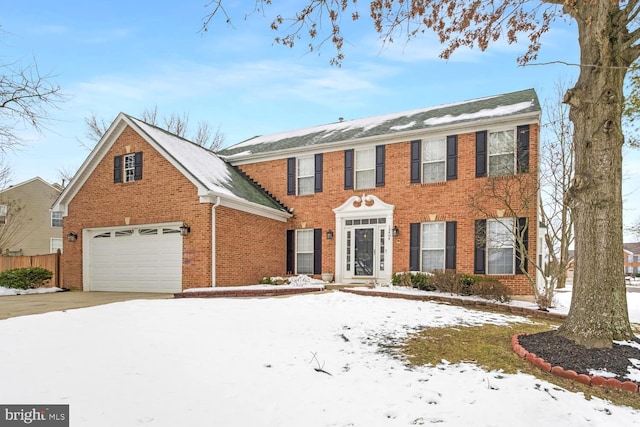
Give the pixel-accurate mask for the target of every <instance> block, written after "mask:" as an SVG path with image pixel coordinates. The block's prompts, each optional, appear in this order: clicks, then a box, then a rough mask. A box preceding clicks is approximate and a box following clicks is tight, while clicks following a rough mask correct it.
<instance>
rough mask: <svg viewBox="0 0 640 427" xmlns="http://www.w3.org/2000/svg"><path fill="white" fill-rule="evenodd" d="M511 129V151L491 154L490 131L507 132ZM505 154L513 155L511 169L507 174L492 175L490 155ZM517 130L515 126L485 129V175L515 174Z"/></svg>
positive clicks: (516, 164)
mask: <svg viewBox="0 0 640 427" xmlns="http://www.w3.org/2000/svg"><path fill="white" fill-rule="evenodd" d="M508 131H511V132H512V134H513V141H512V145H511V147H512V149H511V151H503V152H499V153H493V154H491V134H492V133H500V132H508ZM505 154H512V155H513V170H512V171H511V173H510V174H507V175H493V174H491V157H496V156H504V155H505ZM517 157H518V131H517V128H515V127H509V128H499V129H489V130H488V131H487V176H489V177H499V176H509V175H515V174H516V169H517V167H518V163H517V161H518V159H517Z"/></svg>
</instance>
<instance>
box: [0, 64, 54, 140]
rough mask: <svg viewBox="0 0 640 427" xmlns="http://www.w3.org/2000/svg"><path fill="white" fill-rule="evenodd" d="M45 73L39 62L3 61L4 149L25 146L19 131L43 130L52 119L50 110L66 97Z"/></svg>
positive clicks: (0, 135)
mask: <svg viewBox="0 0 640 427" xmlns="http://www.w3.org/2000/svg"><path fill="white" fill-rule="evenodd" d="M50 79H51V76H50V75H48V74H41V73H40V70H39V68H38V64H37V62H36V61H35V59H34V60H33V63H32V64H29V65H22V64H19V63H17V62H14V63H0V151H3V152H4V151H5V150H7V149H11V148H15V147H18V146H19V145H21V143H22V142H23V138H22V137H21V136H20V134H19V132H20V131H21V130H24V129H28V128H31V129H35V130H36V131H38V132H40V131H42V130H43V129H44V127H45V126H46V124H47V122H48V121H49V119H50V118H49V110H50V109H52V108H57V106H58V104H59V103H60V102H62V101H63V100H64V96H63V95H62V92H61V89H60V87H59V86H58V85H56V84H55V83H52V82H51V81H50Z"/></svg>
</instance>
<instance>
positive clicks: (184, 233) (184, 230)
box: [180, 223, 191, 237]
mask: <svg viewBox="0 0 640 427" xmlns="http://www.w3.org/2000/svg"><path fill="white" fill-rule="evenodd" d="M189 233H191V227H189V226H188V225H187V224H184V223H183V224H182V225H181V226H180V235H181V236H182V237H187V236H188V235H189Z"/></svg>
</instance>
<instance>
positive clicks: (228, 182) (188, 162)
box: [54, 113, 290, 220]
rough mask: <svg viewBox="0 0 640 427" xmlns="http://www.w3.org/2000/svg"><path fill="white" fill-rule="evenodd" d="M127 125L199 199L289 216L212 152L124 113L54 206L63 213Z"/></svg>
mask: <svg viewBox="0 0 640 427" xmlns="http://www.w3.org/2000/svg"><path fill="white" fill-rule="evenodd" d="M127 126H130V127H131V128H132V129H133V130H135V131H136V132H137V133H138V134H140V136H142V137H143V138H144V139H145V140H146V141H147V142H148V143H149V144H150V145H151V146H153V147H154V148H155V149H156V150H157V151H158V152H159V153H160V154H162V155H163V156H164V157H165V158H166V159H167V160H168V161H169V162H170V163H171V164H173V165H174V166H175V167H176V168H177V169H178V170H179V171H180V172H182V174H183V175H184V176H185V177H186V178H187V179H189V180H190V181H191V182H192V183H193V184H194V185H195V186H196V187H197V189H198V195H199V196H200V200H201V201H202V202H214V203H222V204H223V205H225V206H229V207H233V208H235V209H240V210H245V211H248V212H252V213H256V214H258V215H263V216H268V217H273V218H276V219H280V220H286V218H288V217H289V216H290V214H289V213H288V212H287V210H286V208H285V207H284V206H283V205H282V204H281V203H279V202H278V201H277V200H275V199H274V198H273V197H272V196H271V195H269V194H268V193H267V192H266V191H264V190H263V189H262V188H261V187H259V186H258V185H257V184H256V183H254V182H253V181H251V180H250V179H248V178H247V177H246V176H245V175H243V174H242V173H240V172H239V171H238V170H237V169H236V168H234V167H233V166H231V165H230V164H229V163H227V162H226V161H224V160H222V159H221V158H220V157H218V156H217V155H216V154H215V153H213V152H211V151H209V150H207V149H205V148H203V147H201V146H199V145H197V144H195V143H193V142H191V141H188V140H186V139H184V138H181V137H179V136H176V135H174V134H172V133H170V132H167V131H165V130H163V129H160V128H158V127H155V126H152V125H149V124H147V123H145V122H143V121H142V120H139V119H136V118H134V117H131V116H129V115H127V114H124V113H120V114H119V115H118V117H116V119H115V120H114V122H113V123H112V124H111V126H110V127H109V129H108V130H107V132H106V133H105V134H104V136H103V137H102V139H101V140H100V141H99V142H98V144H97V145H96V147H95V148H94V149H93V150H92V152H91V153H90V154H89V157H87V159H86V160H85V162H84V163H83V164H82V166H81V167H80V169H79V170H78V172H77V173H76V176H74V178H73V179H72V180H71V182H70V183H69V185H68V186H67V187H66V188H65V190H64V191H63V192H62V194H61V195H60V197H59V198H58V200H57V201H56V205H55V206H54V208H55V207H58V209H57V210H62V211H63V212H65V215H66V207H67V206H68V204H69V202H70V201H71V200H72V199H73V197H74V196H75V194H76V193H77V192H78V190H79V189H80V188H81V187H82V185H83V183H84V182H85V181H86V179H87V178H88V177H89V175H90V174H91V171H92V170H93V168H94V167H95V166H96V165H97V164H98V163H99V162H100V160H101V159H102V158H103V157H104V155H105V154H106V152H107V151H108V150H109V148H110V147H111V146H112V145H113V143H114V142H115V141H116V140H117V139H118V137H119V135H120V134H121V133H122V131H123V130H124V129H125V128H126V127H127Z"/></svg>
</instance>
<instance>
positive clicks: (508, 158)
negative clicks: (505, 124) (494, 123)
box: [489, 129, 516, 176]
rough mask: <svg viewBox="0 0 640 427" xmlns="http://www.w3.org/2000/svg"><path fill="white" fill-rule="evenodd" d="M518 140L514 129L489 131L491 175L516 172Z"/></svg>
mask: <svg viewBox="0 0 640 427" xmlns="http://www.w3.org/2000/svg"><path fill="white" fill-rule="evenodd" d="M515 153H516V141H515V138H514V130H513V129H509V130H502V131H498V132H489V176H504V175H513V174H514V173H515V161H516V154H515Z"/></svg>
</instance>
